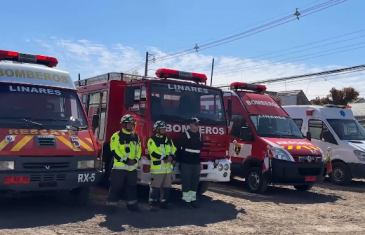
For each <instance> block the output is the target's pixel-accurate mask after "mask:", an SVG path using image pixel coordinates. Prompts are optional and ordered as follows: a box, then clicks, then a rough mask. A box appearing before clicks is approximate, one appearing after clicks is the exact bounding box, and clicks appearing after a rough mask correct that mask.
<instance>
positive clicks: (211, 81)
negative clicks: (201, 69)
mask: <svg viewBox="0 0 365 235" xmlns="http://www.w3.org/2000/svg"><path fill="white" fill-rule="evenodd" d="M213 71H214V58H213V60H212V73H211V74H210V86H212V83H213Z"/></svg>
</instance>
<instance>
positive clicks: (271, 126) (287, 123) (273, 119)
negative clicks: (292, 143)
mask: <svg viewBox="0 0 365 235" xmlns="http://www.w3.org/2000/svg"><path fill="white" fill-rule="evenodd" d="M250 118H251V121H252V123H253V124H254V126H255V129H256V132H257V135H258V136H261V137H274V138H286V139H303V138H304V137H303V135H302V132H301V131H300V130H299V128H298V126H297V125H296V124H295V122H294V121H293V120H292V119H291V118H289V117H281V116H273V115H256V114H255V115H250Z"/></svg>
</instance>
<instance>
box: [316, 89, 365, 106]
mask: <svg viewBox="0 0 365 235" xmlns="http://www.w3.org/2000/svg"><path fill="white" fill-rule="evenodd" d="M359 95H360V93H359V92H358V91H357V90H355V88H353V87H344V88H342V89H341V90H338V89H336V88H334V87H332V89H331V90H330V93H329V94H328V95H327V96H326V97H322V98H320V97H316V98H315V99H313V100H311V103H312V104H314V105H324V104H334V105H347V104H348V103H351V102H353V101H355V100H356V99H357V98H358V97H359Z"/></svg>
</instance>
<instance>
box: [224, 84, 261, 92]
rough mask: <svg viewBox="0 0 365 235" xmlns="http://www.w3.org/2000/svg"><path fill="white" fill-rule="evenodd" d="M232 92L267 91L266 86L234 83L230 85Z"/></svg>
mask: <svg viewBox="0 0 365 235" xmlns="http://www.w3.org/2000/svg"><path fill="white" fill-rule="evenodd" d="M230 87H231V89H232V90H238V89H242V90H250V91H258V92H264V91H266V86H265V85H256V84H249V83H244V82H233V83H231V85H230Z"/></svg>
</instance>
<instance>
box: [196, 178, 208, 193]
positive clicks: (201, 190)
mask: <svg viewBox="0 0 365 235" xmlns="http://www.w3.org/2000/svg"><path fill="white" fill-rule="evenodd" d="M209 185H210V182H208V181H202V182H199V186H198V191H197V192H196V193H197V194H198V195H202V194H203V193H205V192H206V191H208V189H209Z"/></svg>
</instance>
